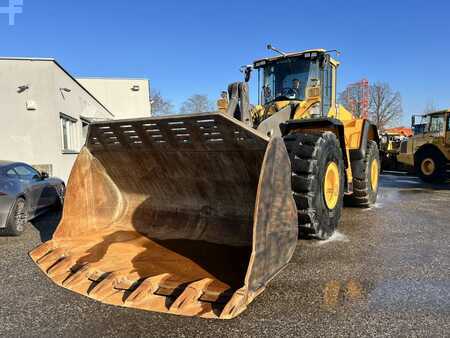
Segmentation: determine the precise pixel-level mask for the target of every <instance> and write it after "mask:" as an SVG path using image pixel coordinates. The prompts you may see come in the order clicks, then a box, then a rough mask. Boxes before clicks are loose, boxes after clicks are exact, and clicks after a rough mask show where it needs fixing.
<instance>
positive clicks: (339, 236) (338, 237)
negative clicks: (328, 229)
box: [317, 231, 350, 246]
mask: <svg viewBox="0 0 450 338" xmlns="http://www.w3.org/2000/svg"><path fill="white" fill-rule="evenodd" d="M349 241H350V240H349V239H348V237H347V236H345V235H344V234H342V233H340V232H339V231H335V232H334V234H333V235H332V236H331V237H330V238H328V239H326V240H324V241H320V242H318V243H317V245H319V246H321V245H324V244H328V243H331V242H349Z"/></svg>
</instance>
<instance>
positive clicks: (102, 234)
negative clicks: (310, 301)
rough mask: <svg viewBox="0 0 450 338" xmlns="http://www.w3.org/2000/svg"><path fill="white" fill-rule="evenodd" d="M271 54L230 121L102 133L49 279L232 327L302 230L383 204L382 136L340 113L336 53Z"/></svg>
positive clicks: (46, 267)
mask: <svg viewBox="0 0 450 338" xmlns="http://www.w3.org/2000/svg"><path fill="white" fill-rule="evenodd" d="M271 49H272V50H275V51H277V52H278V53H279V55H277V56H274V57H269V58H264V59H260V60H258V61H256V62H254V63H253V64H252V65H250V66H246V67H244V69H243V71H244V73H245V81H244V82H239V83H234V84H231V85H230V86H229V95H226V94H225V95H223V97H222V100H224V102H222V105H221V110H222V111H219V112H215V113H208V114H193V115H178V116H177V115H171V116H163V117H154V118H144V119H133V120H118V121H104V122H95V123H92V124H91V125H90V126H89V132H88V136H87V140H86V144H85V146H84V148H83V149H82V150H81V152H80V154H79V155H78V158H77V160H76V162H75V165H74V167H73V169H72V172H71V175H70V179H69V182H68V186H67V193H66V197H65V206H64V210H63V216H62V219H61V222H60V224H59V226H58V227H57V229H56V231H55V233H54V235H53V238H52V240H50V241H48V242H46V243H44V244H42V245H41V246H39V247H38V248H36V249H35V250H33V251H32V252H31V253H30V256H31V258H32V259H33V260H34V261H35V262H36V263H37V264H38V266H39V267H40V269H41V270H42V271H43V272H44V273H45V274H46V275H47V276H48V277H50V278H51V279H52V280H53V281H54V282H55V283H57V284H58V285H60V286H63V287H64V288H67V289H70V290H72V291H74V292H77V293H80V294H83V295H86V296H88V297H90V298H93V299H96V300H99V301H101V302H104V303H108V304H113V305H120V306H125V307H132V308H137V309H143V310H150V311H158V312H164V313H172V314H178V315H185V316H199V317H204V318H221V319H229V318H233V317H236V316H237V315H239V314H240V313H242V312H243V311H244V310H245V309H246V308H247V306H248V304H249V303H250V302H251V301H252V300H253V299H254V298H255V297H256V296H258V295H259V294H260V293H261V292H263V290H264V289H265V287H266V285H267V284H268V283H269V282H270V280H271V279H272V278H274V277H275V275H276V274H277V273H279V272H280V271H281V270H282V269H283V268H284V267H285V266H286V265H287V264H288V262H289V261H290V259H291V257H292V255H293V253H294V250H295V247H296V244H297V240H298V234H299V231H300V232H303V233H308V234H309V235H312V236H315V237H317V238H318V239H326V238H328V237H330V236H331V235H332V234H333V232H334V231H335V229H336V226H337V225H338V222H339V219H340V216H341V210H342V207H343V203H344V201H345V202H346V203H349V204H351V205H354V206H360V207H367V206H369V205H370V204H372V203H374V202H375V200H376V196H377V190H378V175H379V170H380V163H379V157H378V156H379V155H378V133H377V130H376V127H375V126H374V125H372V124H371V123H370V122H369V121H367V120H365V119H356V118H354V117H353V116H352V115H351V114H350V113H349V112H348V111H346V110H345V109H344V108H343V107H342V106H340V105H338V104H337V102H336V72H337V68H338V65H339V63H338V61H336V60H335V59H333V58H332V57H331V53H332V52H330V51H326V50H324V49H314V50H308V51H304V52H294V53H284V52H281V51H278V50H277V49H275V48H272V47H271ZM254 72H258V74H259V76H258V77H259V80H260V81H259V84H258V86H259V88H260V90H261V92H260V98H259V104H258V105H256V106H254V107H253V108H251V107H250V105H249V95H248V81H249V79H250V76H251V74H252V73H254ZM227 96H228V97H227Z"/></svg>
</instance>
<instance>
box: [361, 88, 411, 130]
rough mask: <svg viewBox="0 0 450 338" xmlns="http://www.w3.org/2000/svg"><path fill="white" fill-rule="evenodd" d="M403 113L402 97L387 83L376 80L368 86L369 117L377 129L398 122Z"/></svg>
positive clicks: (382, 128)
mask: <svg viewBox="0 0 450 338" xmlns="http://www.w3.org/2000/svg"><path fill="white" fill-rule="evenodd" d="M402 114H403V108H402V97H401V95H400V93H399V92H398V91H397V92H395V91H393V90H392V89H391V87H390V86H389V84H387V83H382V82H377V83H375V84H373V85H371V86H370V111H369V117H370V119H371V120H372V121H373V122H374V123H375V124H376V125H377V127H378V130H384V129H385V128H386V127H389V126H392V125H393V124H394V123H396V122H398V121H399V119H400V117H401V116H402Z"/></svg>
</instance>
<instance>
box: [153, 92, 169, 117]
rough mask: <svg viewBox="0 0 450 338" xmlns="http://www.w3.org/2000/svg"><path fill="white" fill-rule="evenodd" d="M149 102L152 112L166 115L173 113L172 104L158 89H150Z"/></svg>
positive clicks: (156, 114)
mask: <svg viewBox="0 0 450 338" xmlns="http://www.w3.org/2000/svg"><path fill="white" fill-rule="evenodd" d="M150 102H151V105H152V114H153V115H155V116H158V115H168V114H172V113H173V104H172V102H171V101H170V100H167V99H165V98H164V97H163V96H162V95H161V92H160V91H159V90H152V91H151V93H150Z"/></svg>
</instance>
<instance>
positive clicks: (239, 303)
mask: <svg viewBox="0 0 450 338" xmlns="http://www.w3.org/2000/svg"><path fill="white" fill-rule="evenodd" d="M246 298H247V295H246V291H245V290H243V289H239V290H237V291H236V292H235V293H234V295H233V296H232V297H231V299H230V300H229V301H228V303H227V304H226V305H225V307H224V308H223V310H222V312H221V313H220V319H231V318H234V317H236V316H237V315H239V314H240V313H241V312H243V311H244V310H245V309H246V308H247V303H248V302H247V300H246Z"/></svg>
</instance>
